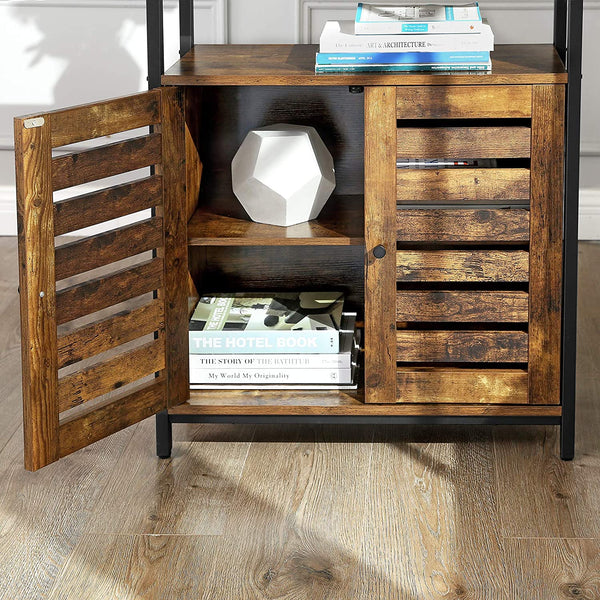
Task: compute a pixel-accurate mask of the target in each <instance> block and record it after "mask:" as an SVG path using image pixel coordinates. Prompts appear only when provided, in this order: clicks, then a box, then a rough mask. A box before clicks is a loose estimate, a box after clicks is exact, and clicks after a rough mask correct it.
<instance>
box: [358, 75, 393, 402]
mask: <svg viewBox="0 0 600 600" xmlns="http://www.w3.org/2000/svg"><path fill="white" fill-rule="evenodd" d="M395 91H396V90H395V88H392V87H366V88H365V205H364V211H365V220H364V221H365V247H366V248H365V250H366V251H365V366H364V369H365V402H367V403H384V402H393V401H394V397H395V392H396V390H395V386H396V382H395V376H394V369H395V358H394V353H393V352H392V351H391V349H392V348H393V347H394V330H395V324H396V315H395V309H394V303H395V301H396V290H395V285H394V283H395V281H394V248H395V247H396V242H395V239H394V238H395V224H394V212H395V210H396V199H395V197H394V192H395V190H394V186H395V184H396V147H395V144H396V139H395V128H396V111H395V106H396V93H395ZM377 246H383V248H384V250H385V252H386V254H385V256H383V257H380V258H377V257H376V256H375V255H374V254H373V250H374V249H375V247H377Z"/></svg>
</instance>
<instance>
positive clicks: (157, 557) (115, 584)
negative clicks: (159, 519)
mask: <svg viewBox="0 0 600 600" xmlns="http://www.w3.org/2000/svg"><path fill="white" fill-rule="evenodd" d="M217 545H218V538H215V537H211V536H169V535H103V536H97V535H93V534H92V535H89V534H85V535H82V536H81V537H80V538H79V541H78V543H77V545H76V547H75V548H74V549H73V552H72V554H71V562H70V563H69V564H70V567H69V568H66V569H64V570H63V571H62V572H61V573H60V575H59V576H58V577H57V580H56V584H55V586H54V588H53V589H52V592H51V593H50V594H49V596H48V600H63V599H65V598H70V597H71V598H72V597H78V598H80V599H81V600H101V599H102V598H113V599H115V600H117V599H118V600H138V599H141V598H147V599H149V600H153V599H154V598H161V599H162V600H198V599H199V598H202V593H203V592H204V591H205V582H206V579H207V577H208V575H209V574H210V571H211V566H212V565H211V561H210V560H209V557H210V555H211V553H212V552H214V549H215V547H216V546H217ZM75 565H88V568H81V569H77V568H76V567H75Z"/></svg>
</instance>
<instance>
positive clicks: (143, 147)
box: [52, 133, 161, 191]
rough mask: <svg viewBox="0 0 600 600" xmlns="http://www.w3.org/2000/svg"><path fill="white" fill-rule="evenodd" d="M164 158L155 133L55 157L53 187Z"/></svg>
mask: <svg viewBox="0 0 600 600" xmlns="http://www.w3.org/2000/svg"><path fill="white" fill-rule="evenodd" d="M160 161H161V139H160V134H158V133H152V134H150V135H144V136H141V137H137V138H133V139H131V140H127V141H125V142H115V143H114V144H107V145H105V146H100V147H99V148H94V149H93V150H86V151H85V152H74V153H72V154H65V155H64V156H59V157H57V158H54V159H52V189H53V190H55V191H56V190H62V189H64V188H68V187H72V186H75V185H81V184H83V183H88V182H90V181H96V180H97V179H103V178H105V177H112V176H113V175H119V174H120V173H126V172H127V171H135V170H136V169H141V168H143V167H149V166H152V165H156V164H158V163H160Z"/></svg>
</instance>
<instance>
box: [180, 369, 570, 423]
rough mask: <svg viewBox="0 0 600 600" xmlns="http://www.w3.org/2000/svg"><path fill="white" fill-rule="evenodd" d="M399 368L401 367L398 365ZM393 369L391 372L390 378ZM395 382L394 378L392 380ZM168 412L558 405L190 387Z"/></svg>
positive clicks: (533, 409) (489, 411)
mask: <svg viewBox="0 0 600 600" xmlns="http://www.w3.org/2000/svg"><path fill="white" fill-rule="evenodd" d="M402 368H403V367H402ZM395 377H396V373H395V372H394V379H395ZM394 382H395V381H394ZM169 413H170V414H174V415H177V414H193V415H267V414H274V415H356V416H358V415H362V416H389V415H397V416H402V415H413V416H419V415H421V416H422V415H471V416H498V415H504V416H536V415H537V416H542V415H543V416H550V417H551V416H559V415H560V406H541V405H537V406H533V405H527V404H524V405H518V404H515V405H508V404H504V405H501V404H498V405H494V404H468V403H466V400H465V399H463V402H462V403H456V404H431V403H423V404H401V403H400V404H396V403H394V404H365V403H364V402H363V401H362V396H360V393H359V395H358V397H357V394H356V393H347V392H318V391H315V392H312V391H305V392H303V393H302V394H299V393H298V392H289V391H264V390H261V391H253V390H229V391H222V390H190V400H189V403H187V404H182V405H181V406H175V407H173V408H171V409H169Z"/></svg>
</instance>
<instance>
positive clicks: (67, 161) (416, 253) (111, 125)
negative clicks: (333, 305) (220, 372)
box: [15, 45, 572, 470]
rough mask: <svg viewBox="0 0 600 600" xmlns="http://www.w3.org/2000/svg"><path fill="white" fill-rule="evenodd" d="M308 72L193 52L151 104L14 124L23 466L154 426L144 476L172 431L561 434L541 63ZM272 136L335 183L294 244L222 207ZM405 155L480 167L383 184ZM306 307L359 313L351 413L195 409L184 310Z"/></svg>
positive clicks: (300, 401) (236, 406)
mask: <svg viewBox="0 0 600 600" xmlns="http://www.w3.org/2000/svg"><path fill="white" fill-rule="evenodd" d="M314 52H315V47H311V46H230V47H228V46H195V47H194V48H192V49H191V50H190V51H189V52H188V53H187V54H186V55H185V56H184V57H183V58H182V60H181V61H179V62H178V63H177V64H176V65H174V66H173V67H172V68H171V69H170V70H169V71H167V72H166V73H165V74H164V75H163V78H162V83H163V87H162V88H158V89H154V90H151V91H149V92H147V93H143V94H138V95H135V96H132V97H128V98H121V99H117V100H112V101H105V102H100V103H97V104H93V105H88V106H83V107H76V108H71V109H67V110H62V111H55V112H52V113H46V114H43V115H33V116H31V117H25V118H19V119H16V121H15V138H16V142H17V181H18V214H19V260H20V291H21V315H22V334H23V397H24V408H25V411H24V429H25V453H26V454H25V464H26V468H28V469H32V470H33V469H37V468H40V467H42V466H44V465H46V464H48V463H50V462H53V461H54V460H57V459H58V458H60V457H61V456H64V455H66V454H69V453H70V452H73V451H75V450H77V449H79V448H82V447H84V446H86V445H88V444H90V443H92V442H94V441H96V440H98V439H101V438H103V437H105V436H107V435H109V434H110V433H113V432H115V431H117V430H119V429H121V428H123V427H126V426H128V425H131V424H133V423H135V422H137V421H139V420H141V419H143V418H146V417H148V416H150V415H152V414H155V413H158V418H157V434H158V453H159V455H161V456H168V455H169V454H170V446H171V439H170V428H171V424H172V423H173V422H181V421H213V422H223V421H226V422H228V421H234V422H247V421H251V422H289V421H312V422H348V421H352V422H362V423H383V422H390V423H406V422H447V423H450V422H457V423H490V422H494V423H501V422H505V423H509V422H512V423H545V424H549V423H554V424H560V423H561V422H562V423H563V424H564V422H563V421H561V419H563V418H564V414H563V411H564V410H565V405H564V402H563V401H562V396H561V368H564V364H563V363H562V362H561V348H562V346H561V341H562V340H561V331H562V323H563V317H564V305H563V301H562V297H563V291H562V290H563V288H562V284H563V279H562V277H563V239H564V238H563V218H564V215H565V212H564V202H563V201H564V191H563V190H564V161H565V153H564V148H565V129H564V124H565V86H566V84H567V73H566V72H565V69H564V65H563V62H562V60H561V58H560V56H559V54H558V53H557V50H556V48H555V47H553V46H551V45H546V46H498V47H497V49H496V52H495V53H494V63H493V71H492V73H491V74H483V75H482V74H469V73H455V74H443V73H440V74H437V73H436V74H431V73H410V74H339V75H333V74H332V75H318V76H317V75H315V74H314V73H313V63H314ZM277 122H294V123H300V124H311V125H313V126H315V127H316V128H317V130H318V131H319V132H320V134H321V135H322V137H323V139H324V141H325V142H326V144H327V145H328V146H329V148H330V150H331V152H332V154H333V156H334V160H335V164H336V174H337V180H338V186H337V188H336V192H335V194H334V196H333V197H332V198H331V199H330V200H329V202H328V204H327V206H326V208H325V209H324V211H323V213H322V214H321V215H320V216H319V218H318V219H316V220H315V221H311V222H309V223H305V224H299V225H295V226H292V227H289V228H279V227H275V226H269V225H262V224H258V223H253V222H251V221H249V220H248V218H247V217H246V216H245V214H244V213H243V209H242V208H241V207H240V205H239V203H237V201H236V199H235V198H234V196H233V193H232V191H231V175H230V162H231V159H232V157H233V154H234V153H235V151H236V150H237V147H238V146H239V144H240V143H241V141H242V139H243V137H244V136H245V134H246V133H247V131H248V130H249V129H251V128H253V127H259V126H263V125H268V124H272V123H277ZM146 126H151V127H152V130H151V133H149V134H144V135H141V136H139V137H134V138H132V139H127V140H123V141H117V142H113V143H108V144H106V145H103V146H100V147H97V148H93V149H90V150H84V151H74V152H67V153H66V154H65V153H60V154H58V155H55V156H53V153H52V149H53V148H57V147H65V146H68V145H69V144H73V143H77V142H81V141H83V140H88V139H95V138H99V137H101V136H106V135H113V134H116V133H118V132H123V131H131V130H134V129H136V128H139V127H146ZM415 156H416V157H443V156H450V157H461V158H491V159H496V166H494V167H493V168H461V169H446V170H443V169H440V170H433V171H431V170H427V171H425V170H411V169H397V168H396V160H397V159H398V158H412V157H415ZM148 166H150V167H152V172H151V174H150V175H143V176H141V177H138V178H137V179H136V180H134V181H132V182H129V183H124V184H119V185H116V186H115V185H110V181H109V182H108V184H107V185H103V186H102V185H101V186H99V189H97V190H95V191H93V192H91V193H87V194H83V195H82V194H81V193H78V191H77V187H76V186H78V185H80V184H83V183H86V182H89V181H97V180H102V179H103V178H106V177H110V176H113V175H115V174H117V173H124V172H130V171H134V170H136V169H140V168H143V167H148ZM71 187H72V188H73V193H72V194H71V196H70V197H69V198H66V199H62V200H60V201H55V200H54V199H53V192H55V191H57V190H60V189H63V188H71ZM147 209H151V211H152V213H151V216H149V217H147V218H143V219H141V220H139V219H138V220H137V222H135V223H133V224H130V225H124V226H121V227H118V228H116V229H115V228H113V229H111V230H110V231H108V232H106V233H101V234H98V235H96V236H89V235H87V236H85V235H84V237H83V239H76V240H75V241H67V242H66V243H65V242H64V241H63V238H61V236H63V235H64V234H66V233H69V232H74V231H79V230H82V229H84V228H86V227H89V226H91V225H95V224H99V223H107V226H110V221H111V220H112V219H115V218H117V217H120V216H123V215H127V214H134V213H138V212H139V211H141V210H147ZM83 233H84V234H85V231H84V232H83ZM131 257H135V258H131ZM126 259H129V262H127V260H126ZM124 260H125V262H123V261H124ZM309 286H310V287H311V288H322V289H331V288H335V289H343V290H344V292H345V294H346V298H347V304H348V306H350V307H352V308H354V309H355V310H357V312H358V314H359V321H360V323H361V325H362V327H363V328H364V336H363V340H364V342H363V345H364V352H363V353H362V354H363V356H362V370H361V375H360V381H359V387H358V390H357V391H356V392H347V391H302V392H292V391H277V392H274V391H260V390H258V391H254V390H239V391H229V390H227V391H225V390H223V391H213V390H190V389H189V382H188V375H187V372H188V367H187V354H188V347H187V319H188V314H189V308H190V306H192V303H193V299H194V297H196V296H197V294H198V293H201V292H215V291H239V290H241V289H243V290H260V289H262V290H265V289H271V290H272V289H299V288H305V287H309ZM123 303H125V304H123ZM567 441H569V440H567ZM570 441H571V442H572V440H570ZM570 452H571V453H572V443H571V444H570V446H569V445H568V444H567V446H565V447H564V452H563V456H564V457H565V458H568V457H569V453H570Z"/></svg>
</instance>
